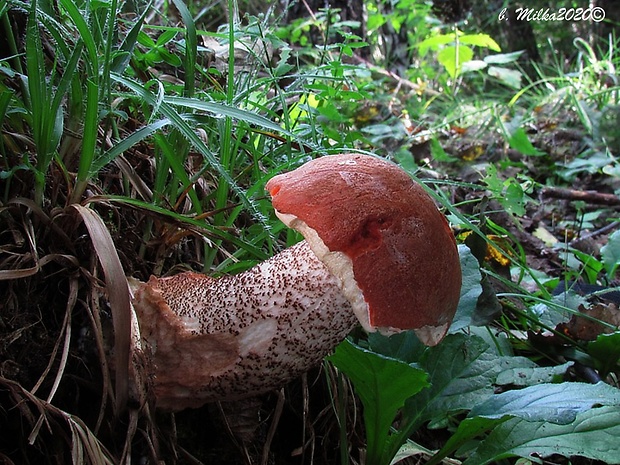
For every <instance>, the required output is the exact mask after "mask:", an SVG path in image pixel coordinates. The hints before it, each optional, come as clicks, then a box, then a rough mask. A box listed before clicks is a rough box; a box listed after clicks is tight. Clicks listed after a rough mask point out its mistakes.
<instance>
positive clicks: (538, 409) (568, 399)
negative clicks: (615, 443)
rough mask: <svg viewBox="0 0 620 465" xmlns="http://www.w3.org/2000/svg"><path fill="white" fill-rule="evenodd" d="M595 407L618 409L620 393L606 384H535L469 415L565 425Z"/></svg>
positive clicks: (495, 398)
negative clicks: (507, 417) (602, 406)
mask: <svg viewBox="0 0 620 465" xmlns="http://www.w3.org/2000/svg"><path fill="white" fill-rule="evenodd" d="M594 405H605V406H616V407H617V406H620V389H617V388H614V387H612V386H609V385H608V384H605V383H598V384H587V383H559V384H538V385H536V386H529V387H526V388H523V389H517V390H513V391H506V392H503V393H501V394H496V395H493V396H492V397H490V398H489V399H487V400H486V401H485V402H483V403H482V404H479V405H477V406H475V407H474V408H473V409H471V411H470V412H469V416H470V417H476V416H478V417H486V418H496V419H498V418H502V417H503V416H506V415H510V416H514V417H519V418H522V419H524V420H528V421H547V422H553V423H557V424H568V423H570V422H572V421H574V420H575V418H576V417H577V414H578V413H579V412H584V411H587V410H590V409H591V408H592V407H593V406H594Z"/></svg>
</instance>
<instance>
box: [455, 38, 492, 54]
mask: <svg viewBox="0 0 620 465" xmlns="http://www.w3.org/2000/svg"><path fill="white" fill-rule="evenodd" d="M459 42H460V43H461V44H467V45H475V46H476V47H482V48H488V49H491V50H493V51H494V52H501V51H502V49H501V47H500V46H499V45H498V43H497V42H495V41H494V40H493V39H492V38H491V36H490V35H488V34H465V35H462V36H460V37H459Z"/></svg>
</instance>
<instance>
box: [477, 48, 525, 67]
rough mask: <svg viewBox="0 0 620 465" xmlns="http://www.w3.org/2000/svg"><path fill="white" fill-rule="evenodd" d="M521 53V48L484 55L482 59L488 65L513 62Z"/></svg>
mask: <svg viewBox="0 0 620 465" xmlns="http://www.w3.org/2000/svg"><path fill="white" fill-rule="evenodd" d="M522 54H523V50H521V51H518V52H510V53H498V54H497V55H488V56H486V57H484V61H485V63H488V64H490V65H505V64H506V63H514V62H515V61H517V60H518V59H519V57H520V56H521V55H522Z"/></svg>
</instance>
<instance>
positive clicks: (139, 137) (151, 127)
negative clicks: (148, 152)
mask: <svg viewBox="0 0 620 465" xmlns="http://www.w3.org/2000/svg"><path fill="white" fill-rule="evenodd" d="M169 124H170V120H169V119H168V118H163V119H160V120H157V121H154V122H152V123H150V124H147V125H146V126H143V127H141V128H140V129H138V130H137V131H135V132H133V133H131V134H130V135H129V136H127V137H126V138H124V139H122V140H121V141H119V142H117V143H116V144H114V145H113V146H112V147H110V148H109V149H108V150H106V151H105V152H104V153H103V154H102V155H101V156H99V157H97V159H96V160H95V161H94V162H93V163H92V164H91V167H90V176H94V175H95V174H97V173H98V172H99V171H101V169H102V168H103V167H104V166H105V165H107V164H108V163H112V162H113V161H114V160H115V159H116V157H118V156H119V155H121V154H123V153H124V152H126V151H127V150H129V149H130V148H132V147H133V146H134V145H136V144H139V143H140V142H142V141H144V140H145V139H147V138H148V137H150V136H152V135H153V134H155V133H156V132H157V131H159V130H160V129H162V128H164V127H166V126H168V125H169Z"/></svg>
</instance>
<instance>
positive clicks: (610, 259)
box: [601, 230, 620, 278]
mask: <svg viewBox="0 0 620 465" xmlns="http://www.w3.org/2000/svg"><path fill="white" fill-rule="evenodd" d="M601 257H602V259H603V264H604V265H605V271H607V276H608V277H609V278H612V277H613V276H614V274H615V272H616V269H617V268H618V266H619V265H620V230H619V231H616V232H614V233H613V234H611V235H610V236H609V238H608V239H607V244H605V245H604V246H603V247H601Z"/></svg>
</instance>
